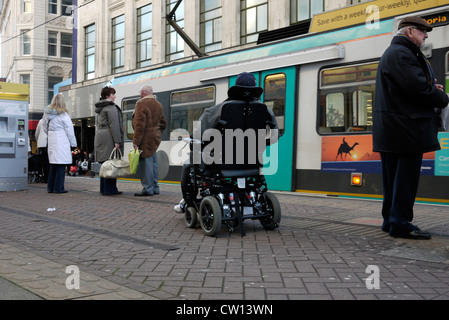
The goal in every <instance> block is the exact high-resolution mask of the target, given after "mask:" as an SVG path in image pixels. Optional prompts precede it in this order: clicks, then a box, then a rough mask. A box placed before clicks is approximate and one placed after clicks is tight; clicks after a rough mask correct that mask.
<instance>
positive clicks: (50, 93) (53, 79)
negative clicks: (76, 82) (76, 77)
mask: <svg viewBox="0 0 449 320" xmlns="http://www.w3.org/2000/svg"><path fill="white" fill-rule="evenodd" d="M62 80H63V79H62V78H61V77H48V99H47V103H48V104H51V99H53V95H54V93H55V89H54V88H53V87H54V85H55V84H58V83H59V82H62Z"/></svg>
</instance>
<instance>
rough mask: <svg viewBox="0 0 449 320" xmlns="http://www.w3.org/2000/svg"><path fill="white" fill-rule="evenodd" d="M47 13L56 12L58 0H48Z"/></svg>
mask: <svg viewBox="0 0 449 320" xmlns="http://www.w3.org/2000/svg"><path fill="white" fill-rule="evenodd" d="M48 13H51V14H57V13H58V0H48Z"/></svg>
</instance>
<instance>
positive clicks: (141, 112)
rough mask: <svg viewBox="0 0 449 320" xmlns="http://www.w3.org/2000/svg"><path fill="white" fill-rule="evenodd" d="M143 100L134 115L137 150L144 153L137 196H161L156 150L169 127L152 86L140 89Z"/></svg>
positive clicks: (139, 172) (135, 146) (138, 102)
mask: <svg viewBox="0 0 449 320" xmlns="http://www.w3.org/2000/svg"><path fill="white" fill-rule="evenodd" d="M140 97H141V99H140V100H139V101H137V103H136V110H135V112H134V115H133V120H132V123H133V128H134V137H133V144H134V148H135V149H137V148H138V149H139V150H141V151H142V153H141V154H140V159H139V165H138V167H137V175H138V176H139V177H140V181H141V183H142V187H143V188H142V191H141V192H138V193H135V194H134V195H135V196H152V195H154V194H159V185H158V181H157V180H158V163H157V156H156V150H157V148H158V147H159V144H160V143H161V135H162V132H163V131H164V130H165V128H166V126H167V121H166V120H165V117H164V110H163V108H162V105H161V104H160V103H159V101H157V100H156V97H155V96H154V95H153V88H152V87H151V86H143V87H142V88H141V89H140Z"/></svg>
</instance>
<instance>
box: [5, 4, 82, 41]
mask: <svg viewBox="0 0 449 320" xmlns="http://www.w3.org/2000/svg"><path fill="white" fill-rule="evenodd" d="M90 3H91V2H86V3H84V4H82V5H79V6H73V5H72V6H71V10H72V12H71V14H70V16H71V17H72V19H73V13H74V12H75V10H78V9H79V8H82V7H84V6H85V5H87V4H90ZM67 8H69V7H67ZM70 16H67V15H65V14H60V15H59V16H57V17H54V18H52V19H50V20H47V21H45V22H43V23H41V24H39V25H37V26H35V27H33V28H31V29H28V30H27V31H24V32H21V33H19V34H17V35H15V36H12V37H10V38H8V39H6V40H4V41H2V42H1V44H4V43H6V42H9V41H11V40H13V39H16V38H18V37H21V36H22V35H24V34H25V33H27V32H30V31H32V30H35V29H37V28H40V27H42V26H45V25H46V24H48V23H50V22H52V21H55V20H56V19H59V18H61V17H70Z"/></svg>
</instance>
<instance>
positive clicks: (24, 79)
mask: <svg viewBox="0 0 449 320" xmlns="http://www.w3.org/2000/svg"><path fill="white" fill-rule="evenodd" d="M20 83H23V84H28V85H29V84H30V83H31V80H30V75H29V74H21V75H20Z"/></svg>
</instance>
